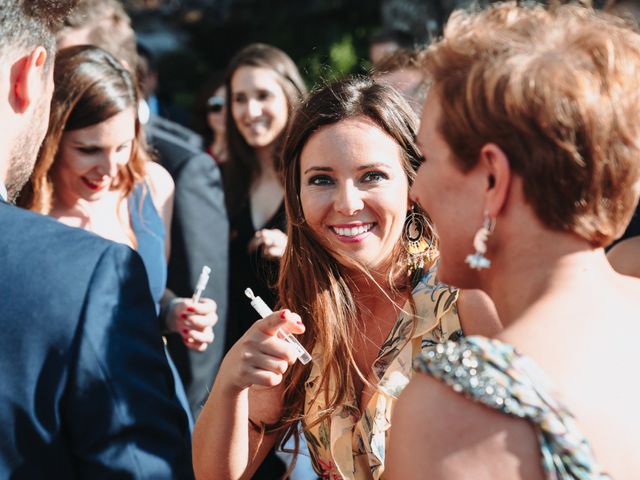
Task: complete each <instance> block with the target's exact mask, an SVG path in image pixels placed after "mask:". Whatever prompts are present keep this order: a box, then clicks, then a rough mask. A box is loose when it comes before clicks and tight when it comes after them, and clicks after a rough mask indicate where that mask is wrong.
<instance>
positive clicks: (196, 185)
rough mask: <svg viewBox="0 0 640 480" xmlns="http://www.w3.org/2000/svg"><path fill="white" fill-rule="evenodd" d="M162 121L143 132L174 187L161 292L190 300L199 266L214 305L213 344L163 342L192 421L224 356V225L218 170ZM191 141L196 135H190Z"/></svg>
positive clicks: (175, 339) (153, 122)
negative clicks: (200, 348)
mask: <svg viewBox="0 0 640 480" xmlns="http://www.w3.org/2000/svg"><path fill="white" fill-rule="evenodd" d="M167 123H170V122H168V120H165V119H158V117H152V118H151V121H150V122H149V124H147V126H146V131H147V138H148V140H149V143H150V145H151V147H152V149H154V150H155V151H156V154H157V159H156V160H157V161H158V163H160V164H161V165H162V166H163V167H164V168H166V169H167V170H168V171H169V173H170V174H171V176H172V177H173V181H174V182H175V185H176V190H175V200H174V209H173V220H172V224H171V255H170V257H169V272H168V280H167V288H168V289H169V290H171V291H172V292H173V293H174V294H175V295H177V296H179V297H191V296H192V295H193V290H194V289H195V287H196V282H197V281H198V276H199V275H200V272H201V270H202V266H203V265H208V266H209V267H211V270H212V272H211V277H210V279H209V284H208V285H207V288H206V290H205V291H204V293H203V296H205V297H209V298H212V299H213V300H215V301H216V303H217V304H218V323H217V324H216V325H215V327H214V334H215V340H214V342H213V344H211V345H209V347H208V348H207V350H206V351H204V352H194V351H192V350H190V349H187V348H186V347H185V346H184V345H183V343H182V340H181V338H179V337H178V336H177V335H172V336H170V338H169V345H168V346H169V350H170V352H171V356H172V358H173V360H174V362H175V363H176V366H177V367H178V371H179V372H180V376H181V377H182V380H183V382H184V385H185V389H186V391H187V397H188V399H189V405H190V406H191V411H192V412H193V415H194V417H196V416H197V415H198V413H199V412H200V410H201V408H202V406H203V405H204V402H205V401H206V399H207V396H208V394H209V391H210V389H211V384H212V382H213V379H214V377H215V375H216V373H217V371H218V368H219V366H220V362H221V361H222V356H223V353H224V344H225V335H226V326H227V301H228V299H227V290H228V277H229V274H228V257H229V221H228V219H227V210H226V207H225V200H224V190H223V187H222V178H221V176H220V169H219V168H218V166H217V165H216V164H215V162H214V161H213V159H212V158H211V157H210V156H209V155H207V154H206V153H204V151H202V150H200V149H198V148H196V147H194V146H193V145H191V144H189V143H187V142H184V141H182V140H181V139H180V138H178V137H176V136H175V135H174V132H173V130H169V129H167V128H166V126H167ZM192 134H193V135H196V134H194V133H193V132H192Z"/></svg>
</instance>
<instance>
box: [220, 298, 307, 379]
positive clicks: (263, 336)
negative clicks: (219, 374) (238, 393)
mask: <svg viewBox="0 0 640 480" xmlns="http://www.w3.org/2000/svg"><path fill="white" fill-rule="evenodd" d="M289 332H291V333H295V334H299V333H303V332H304V325H303V324H302V322H301V320H300V317H299V316H298V315H296V314H295V313H292V312H290V311H289V310H281V311H278V312H274V313H272V314H271V315H269V316H268V317H266V318H264V319H261V320H258V321H256V322H255V323H254V324H253V325H252V326H251V328H250V329H249V330H248V331H247V332H246V333H245V334H244V335H243V336H242V338H241V339H240V340H239V341H238V342H237V343H236V344H235V345H234V346H233V348H232V349H231V350H230V352H229V353H228V355H227V357H225V363H227V364H229V365H232V367H229V368H230V369H231V371H232V372H233V373H232V374H231V378H232V379H233V380H232V382H233V384H234V385H235V386H236V387H239V388H240V389H243V388H248V387H250V386H252V385H258V386H265V387H272V386H275V385H278V384H279V383H280V382H281V381H282V376H283V375H284V374H285V372H286V371H287V369H288V368H289V365H292V364H293V363H294V362H295V361H296V359H297V354H298V350H297V348H296V347H295V346H294V345H292V344H291V343H289V342H288V341H287V340H286V339H285V338H283V333H289Z"/></svg>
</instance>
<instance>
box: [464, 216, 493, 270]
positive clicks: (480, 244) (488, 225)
mask: <svg viewBox="0 0 640 480" xmlns="http://www.w3.org/2000/svg"><path fill="white" fill-rule="evenodd" d="M495 228H496V219H495V218H491V217H489V212H487V211H486V210H485V212H484V221H483V222H482V228H480V229H479V230H478V231H477V232H476V235H475V237H473V248H475V249H476V252H475V253H474V254H472V255H467V258H466V259H465V263H467V264H469V268H473V269H475V270H482V269H485V268H489V267H491V260H489V259H488V258H487V257H485V254H486V253H487V240H489V236H490V235H491V234H492V233H493V231H494V230H495Z"/></svg>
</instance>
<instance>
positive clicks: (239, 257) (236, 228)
mask: <svg viewBox="0 0 640 480" xmlns="http://www.w3.org/2000/svg"><path fill="white" fill-rule="evenodd" d="M230 224H231V228H230V243H229V321H228V326H227V342H226V345H227V347H226V350H229V349H230V348H231V347H232V346H233V344H234V343H236V342H237V341H238V340H239V339H240V337H241V336H242V335H244V333H245V332H246V331H247V330H248V329H249V327H251V325H253V322H255V321H256V320H258V319H259V318H260V315H258V313H257V312H256V311H255V310H254V309H253V307H252V306H251V302H250V300H249V299H248V298H247V297H246V295H245V294H244V291H245V289H247V288H250V289H251V290H253V293H254V294H256V295H259V296H260V297H261V298H262V299H263V300H264V301H265V303H266V304H267V305H269V307H271V308H272V309H275V308H276V303H277V301H278V295H277V290H276V288H275V287H276V283H277V281H278V268H279V262H278V261H272V260H266V259H265V258H264V257H263V256H262V249H258V250H256V251H254V252H252V253H249V252H248V250H247V247H248V245H249V242H250V241H251V239H252V238H253V236H254V235H255V233H256V229H255V228H254V226H253V222H252V220H251V203H250V202H246V205H245V207H244V208H242V209H241V210H240V211H239V212H238V213H237V214H236V215H235V216H234V218H232V219H231V220H230ZM276 228H277V229H279V230H282V231H283V232H286V231H287V219H286V215H285V209H284V201H283V202H282V203H281V204H280V206H279V207H278V210H276V212H275V213H274V214H273V216H272V217H271V218H270V219H269V220H268V221H267V223H266V224H265V225H263V226H262V227H261V228H260V229H259V230H261V229H276Z"/></svg>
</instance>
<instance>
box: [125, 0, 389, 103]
mask: <svg viewBox="0 0 640 480" xmlns="http://www.w3.org/2000/svg"><path fill="white" fill-rule="evenodd" d="M131 13H132V14H133V17H134V25H135V24H136V23H140V22H143V21H144V19H145V15H149V13H150V12H149V11H146V12H143V13H141V12H137V13H136V12H131ZM154 14H156V15H157V12H156V13H154ZM162 21H164V22H168V23H169V24H170V25H171V26H172V28H174V29H178V30H181V31H184V32H186V33H187V34H188V38H189V42H188V44H187V45H186V46H185V48H184V49H181V50H179V51H175V52H169V53H166V54H164V55H163V56H162V57H161V58H160V62H159V70H160V77H161V91H160V92H159V94H160V96H161V97H163V98H165V99H167V100H170V101H173V102H174V103H176V104H178V105H180V106H182V107H186V108H191V107H192V106H193V104H194V103H197V97H198V91H199V89H200V87H201V86H202V85H203V84H204V83H205V82H206V79H207V78H208V77H210V75H211V74H212V73H213V72H222V71H224V68H225V66H226V64H227V62H228V61H229V59H230V58H231V56H232V55H233V54H234V53H235V52H236V51H237V50H238V49H240V48H242V47H243V46H245V45H247V44H249V43H252V42H264V43H269V44H272V45H275V46H277V47H279V48H281V49H282V50H284V51H285V52H287V53H288V54H289V55H290V56H291V57H292V58H293V60H294V61H295V62H296V64H297V65H298V67H299V68H300V71H301V73H302V75H303V77H304V78H305V81H306V82H307V85H308V86H309V87H310V88H311V87H313V86H314V85H316V84H317V83H319V82H323V81H326V80H330V79H333V78H335V77H338V76H341V75H344V74H347V73H362V72H366V71H367V70H368V69H369V68H370V64H369V62H368V43H369V38H370V36H371V35H372V34H373V33H374V32H376V31H377V30H378V29H379V26H380V0H236V1H234V2H231V6H230V7H229V8H228V9H227V10H226V12H225V13H224V14H221V11H220V9H219V8H213V7H211V8H206V7H205V8H202V9H198V10H190V11H178V12H173V13H172V14H171V15H166V14H165V16H164V18H163V19H162Z"/></svg>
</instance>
